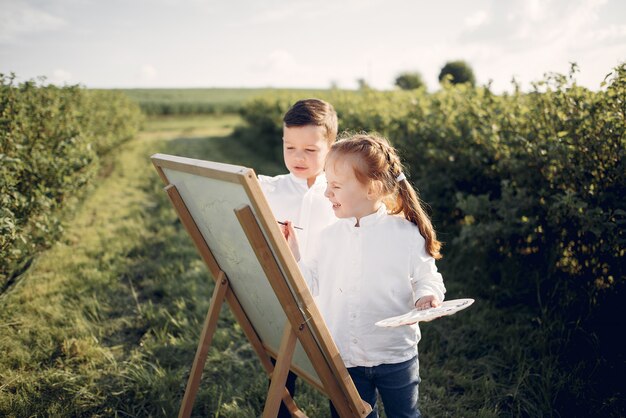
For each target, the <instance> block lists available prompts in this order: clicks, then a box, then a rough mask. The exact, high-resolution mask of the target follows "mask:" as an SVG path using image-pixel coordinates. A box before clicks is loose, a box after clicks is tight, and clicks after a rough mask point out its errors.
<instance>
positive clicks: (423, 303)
mask: <svg viewBox="0 0 626 418" xmlns="http://www.w3.org/2000/svg"><path fill="white" fill-rule="evenodd" d="M420 238H421V235H420ZM416 243H417V248H416V251H415V252H413V253H412V254H414V255H413V260H412V266H413V267H412V270H413V271H412V275H411V276H412V277H411V284H412V287H413V297H414V301H415V307H416V308H417V309H428V308H436V307H437V306H439V305H441V302H442V301H443V298H444V295H445V293H446V288H445V286H444V284H443V278H442V277H441V273H439V271H437V265H436V264H435V259H434V258H433V257H431V256H430V255H429V254H428V253H426V248H425V246H424V243H423V238H422V239H418V240H416Z"/></svg>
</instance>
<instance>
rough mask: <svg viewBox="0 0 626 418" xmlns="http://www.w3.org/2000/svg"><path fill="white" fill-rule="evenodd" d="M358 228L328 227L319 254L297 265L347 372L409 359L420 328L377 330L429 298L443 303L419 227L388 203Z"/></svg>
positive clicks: (345, 223) (349, 224)
mask: <svg viewBox="0 0 626 418" xmlns="http://www.w3.org/2000/svg"><path fill="white" fill-rule="evenodd" d="M355 224H356V218H348V219H340V220H339V221H338V222H336V223H335V224H333V225H331V226H330V227H328V228H326V229H325V230H324V231H323V232H322V236H321V237H320V244H321V247H319V249H320V251H319V252H317V253H316V254H313V255H312V256H311V257H310V258H309V259H301V261H300V262H299V263H298V265H299V266H300V269H301V270H302V272H303V274H304V277H305V278H306V280H307V284H308V285H309V288H310V289H311V293H312V294H313V296H314V299H315V302H316V303H317V306H318V307H319V309H320V312H321V314H322V316H323V318H324V320H325V322H326V324H327V325H328V328H329V330H330V332H331V335H332V336H333V339H334V340H335V343H336V344H337V347H338V348H339V353H340V354H341V358H342V359H343V361H344V363H345V365H346V367H355V366H365V367H373V366H377V365H379V364H383V363H387V364H393V363H400V362H402V361H405V360H409V359H411V358H412V357H414V356H415V355H416V354H417V343H418V342H419V340H420V338H421V334H420V330H419V327H418V326H417V324H416V325H412V326H401V327H395V328H381V327H377V326H376V325H374V324H375V323H376V322H377V321H380V320H381V319H385V318H389V317H392V316H396V315H401V314H404V313H406V312H409V311H410V310H412V309H414V308H415V302H416V301H417V300H418V299H419V298H421V297H422V296H427V295H434V296H436V297H437V298H438V299H439V301H443V298H444V294H445V291H446V289H445V287H444V284H443V279H442V277H441V274H440V273H439V272H438V271H437V266H436V265H435V260H434V259H433V258H432V257H431V256H430V255H429V254H427V252H426V248H425V240H424V238H423V237H422V235H421V234H420V232H419V229H418V228H417V226H415V225H414V224H412V223H411V222H409V221H407V220H406V219H404V218H402V217H399V216H393V215H389V214H387V209H386V207H385V206H384V205H382V206H381V208H380V209H379V210H378V211H377V212H375V213H373V214H371V215H368V216H366V217H363V218H361V220H360V222H359V224H360V227H355V226H354V225H355Z"/></svg>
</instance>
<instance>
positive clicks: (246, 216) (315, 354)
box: [152, 154, 371, 418]
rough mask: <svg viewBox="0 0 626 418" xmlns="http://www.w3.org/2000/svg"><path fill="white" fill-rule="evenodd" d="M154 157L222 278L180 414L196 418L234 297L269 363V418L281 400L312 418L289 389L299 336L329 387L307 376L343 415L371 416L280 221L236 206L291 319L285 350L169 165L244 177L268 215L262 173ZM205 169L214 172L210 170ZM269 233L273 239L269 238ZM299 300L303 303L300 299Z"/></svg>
mask: <svg viewBox="0 0 626 418" xmlns="http://www.w3.org/2000/svg"><path fill="white" fill-rule="evenodd" d="M152 160H153V162H154V164H155V167H156V168H157V171H158V172H159V175H160V176H161V178H162V179H163V180H164V182H165V183H166V184H168V185H167V187H165V190H166V192H167V194H168V197H169V198H170V201H171V202H172V204H173V206H174V208H175V210H176V212H177V214H178V216H179V218H180V220H181V222H182V224H183V225H184V227H185V229H186V230H187V232H188V233H189V235H190V236H191V238H192V241H193V242H194V244H195V246H196V248H197V249H198V251H199V253H200V255H201V257H202V259H203V260H204V262H205V264H206V265H207V267H208V268H209V271H210V272H211V274H212V276H213V278H214V280H215V289H214V291H213V295H212V298H211V302H210V307H209V310H208V313H207V316H206V319H205V322H204V326H203V329H202V333H201V337H200V341H199V343H198V348H197V350H196V355H195V358H194V362H193V365H192V368H191V372H190V375H189V379H188V381H187V386H186V389H185V394H184V397H183V401H182V404H181V408H180V411H179V417H185V418H186V417H189V416H190V415H191V411H192V407H193V403H194V400H195V397H196V394H197V392H198V388H199V385H200V379H201V376H202V371H203V368H204V364H205V361H206V358H207V355H208V350H209V347H210V345H211V341H212V338H213V334H214V332H215V330H216V327H217V320H218V316H219V312H220V308H221V306H222V304H223V303H224V300H226V302H227V303H228V305H229V306H230V309H231V310H232V312H233V314H234V316H235V318H236V319H237V321H238V323H239V324H240V326H241V328H242V330H243V332H244V334H245V335H246V337H247V338H248V340H249V341H250V343H251V345H252V347H253V349H254V350H255V352H256V353H257V355H258V357H259V359H260V360H261V364H262V366H263V368H264V369H265V371H266V372H267V373H268V375H269V376H270V379H271V383H270V387H269V390H268V393H267V398H266V402H265V406H264V409H263V415H262V416H263V418H273V417H276V415H277V414H278V410H279V408H280V402H281V400H282V401H283V402H284V403H285V405H286V406H287V408H288V410H289V412H290V413H291V415H292V416H293V417H296V418H305V417H306V415H305V414H304V413H303V412H302V411H301V410H300V409H299V408H298V407H297V405H296V404H295V402H294V401H293V399H292V398H291V396H290V394H289V392H288V391H287V389H286V388H285V382H286V379H287V374H288V372H289V370H290V368H291V369H292V370H294V371H295V372H296V373H298V371H299V370H297V369H294V368H293V367H294V366H293V365H292V358H293V355H294V351H295V348H296V343H297V341H300V343H301V345H302V347H303V348H304V351H305V352H306V354H307V356H308V358H309V359H310V361H311V363H312V365H313V366H314V367H315V371H316V373H317V376H318V377H319V381H320V383H321V385H320V384H319V383H318V382H316V381H315V380H313V379H311V378H307V375H306V373H298V374H299V375H300V376H301V377H302V378H303V379H304V380H306V381H308V382H309V383H311V384H312V385H313V386H314V387H316V388H317V389H318V390H320V391H321V392H322V393H324V394H325V395H326V396H328V397H329V398H330V399H331V400H332V402H333V405H334V406H335V408H336V409H337V412H338V413H339V415H340V416H341V417H342V418H350V417H365V416H367V415H368V414H369V412H370V411H371V408H370V406H369V405H368V404H367V403H365V402H363V401H362V400H361V398H360V396H359V394H358V392H357V391H356V388H355V387H354V384H353V382H352V379H351V378H350V375H349V374H348V372H347V370H346V369H345V367H344V365H343V362H342V361H341V358H340V357H339V354H338V351H337V348H336V346H335V344H334V342H333V341H332V338H331V336H330V333H329V332H328V329H327V328H326V326H325V324H324V323H323V320H321V315H320V313H319V311H318V310H317V307H316V306H315V304H314V303H313V301H312V297H311V295H310V293H309V291H308V288H307V287H306V285H305V284H304V281H303V279H302V278H301V277H297V278H295V276H297V275H299V274H300V273H299V270H298V268H297V264H296V263H295V260H293V257H292V256H291V253H290V252H289V251H288V249H286V244H285V243H284V239H283V240H282V241H281V240H280V239H278V237H277V236H276V235H278V236H280V231H279V229H278V227H277V226H276V225H275V224H274V225H273V227H274V230H272V228H270V227H269V224H268V223H267V222H265V218H266V217H265V216H261V217H260V219H259V218H257V216H256V215H255V213H254V212H253V210H252V208H251V207H250V205H246V204H244V205H241V206H239V207H237V208H234V212H235V215H236V218H237V220H238V222H239V224H240V226H241V228H242V229H243V231H244V232H245V236H246V238H247V240H248V242H249V243H250V245H251V247H252V249H253V250H254V254H255V256H256V258H257V260H258V261H259V263H260V265H261V267H262V269H263V271H264V273H265V275H266V276H267V279H268V281H269V282H270V284H271V286H272V289H273V291H274V293H275V294H276V297H277V299H278V301H279V302H280V304H281V306H282V308H283V309H284V312H285V314H286V316H287V322H286V323H285V325H284V329H283V335H282V338H281V341H280V345H279V347H278V350H277V351H276V352H274V351H273V350H271V349H270V347H268V346H267V345H265V344H264V342H263V340H262V338H261V337H260V336H259V335H258V334H257V332H256V331H255V329H254V327H253V325H252V321H250V318H249V317H248V314H247V313H246V311H245V309H244V308H243V306H242V305H241V303H240V302H239V300H238V298H237V295H236V294H235V292H234V291H233V288H232V286H231V285H230V282H229V278H228V277H227V274H226V273H225V272H224V271H223V270H222V269H221V268H220V266H219V263H218V262H217V260H216V258H215V257H214V254H213V252H212V251H211V249H210V248H209V246H208V244H207V242H206V240H205V239H204V237H203V235H202V232H201V231H200V230H199V228H198V225H197V224H196V222H195V220H194V217H193V216H192V214H191V213H190V211H189V209H188V207H187V205H186V204H185V201H184V199H183V197H182V196H181V194H180V193H179V191H178V189H177V188H176V186H174V185H173V184H170V182H169V180H168V178H167V176H166V174H165V173H164V171H163V168H164V167H167V168H170V169H177V170H188V171H187V172H190V173H192V174H194V175H195V174H202V173H205V175H207V174H206V173H210V174H211V176H213V177H216V178H220V179H223V178H229V179H230V181H232V180H233V178H236V180H237V181H241V182H242V185H243V186H244V188H245V189H246V192H247V193H248V194H249V195H251V196H252V203H253V204H254V203H256V204H257V205H256V210H257V213H258V212H261V215H263V213H264V212H268V213H270V214H271V212H270V211H269V207H267V204H266V202H265V201H264V199H261V202H260V203H258V202H257V199H259V197H258V196H259V195H261V196H262V194H261V193H260V188H258V184H256V183H255V182H256V176H255V175H254V172H253V171H252V170H249V169H247V170H248V171H246V172H245V173H244V174H243V175H242V174H241V173H240V171H241V170H240V169H241V167H236V166H226V165H223V164H217V165H216V163H210V162H206V161H199V160H191V159H186V158H181V157H173V156H166V155H162V154H157V155H154V156H153V157H152ZM233 167H234V168H235V169H239V171H238V172H237V175H236V176H234V177H233V176H232V173H224V171H223V170H224V169H225V168H226V169H230V168H233ZM203 169H209V170H208V171H206V170H203ZM231 177H233V178H231ZM263 230H265V231H266V233H267V231H270V233H269V236H268V237H266V235H265V234H264V232H263ZM268 238H269V239H270V241H271V243H270V242H268ZM280 238H281V239H282V236H280ZM271 245H274V248H276V246H278V247H280V246H281V245H282V246H283V248H282V249H279V251H277V252H273V251H272V247H271ZM281 266H283V269H281ZM296 298H298V299H299V300H296ZM270 355H271V356H272V357H274V358H276V364H275V365H273V364H272V361H271V357H270Z"/></svg>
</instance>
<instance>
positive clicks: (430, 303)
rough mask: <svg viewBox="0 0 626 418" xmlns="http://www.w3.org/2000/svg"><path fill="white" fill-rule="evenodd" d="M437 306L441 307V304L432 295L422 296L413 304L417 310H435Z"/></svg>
mask: <svg viewBox="0 0 626 418" xmlns="http://www.w3.org/2000/svg"><path fill="white" fill-rule="evenodd" d="M439 305H441V302H439V300H438V299H437V298H436V297H435V296H433V295H428V296H422V297H421V298H419V299H418V300H417V302H415V308H417V309H419V310H422V309H428V308H436V307H437V306H439Z"/></svg>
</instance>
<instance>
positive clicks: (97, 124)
mask: <svg viewBox="0 0 626 418" xmlns="http://www.w3.org/2000/svg"><path fill="white" fill-rule="evenodd" d="M14 80H15V77H14V76H13V75H11V76H5V75H2V74H0V199H1V202H0V203H1V206H0V260H2V263H1V264H0V288H1V287H3V286H6V284H7V282H8V281H9V280H10V278H11V277H12V276H14V275H16V274H18V273H19V272H20V271H21V270H22V269H23V268H24V266H25V265H27V264H28V261H29V260H30V257H31V256H32V255H33V254H34V253H35V252H37V251H39V250H40V249H42V248H45V247H46V246H48V245H49V244H50V243H51V242H54V239H55V237H57V236H58V234H59V232H60V231H61V230H62V223H61V216H60V213H58V209H59V208H61V207H63V206H64V205H65V204H66V201H67V200H68V198H69V197H70V196H72V195H74V194H75V193H77V192H78V191H80V190H81V189H83V188H84V187H85V186H86V185H87V184H88V183H89V182H90V181H91V180H92V179H93V177H94V176H95V175H96V173H97V171H98V168H99V158H100V157H101V156H102V155H104V154H105V153H106V152H108V151H109V150H111V149H112V148H113V147H115V146H116V145H118V144H120V143H121V142H123V141H125V140H127V139H129V138H131V137H132V136H133V135H134V134H135V133H136V132H137V129H138V127H139V123H140V121H141V114H140V111H139V108H138V107H137V106H136V105H134V104H132V103H131V102H129V101H128V99H126V97H125V96H124V95H122V94H121V93H112V92H102V91H98V92H96V91H88V90H85V89H82V88H79V87H78V86H69V87H62V88H61V87H55V86H53V85H44V84H43V82H36V81H27V82H24V83H21V84H16V83H15V82H14Z"/></svg>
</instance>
